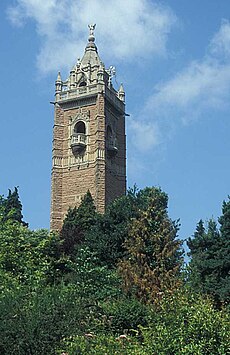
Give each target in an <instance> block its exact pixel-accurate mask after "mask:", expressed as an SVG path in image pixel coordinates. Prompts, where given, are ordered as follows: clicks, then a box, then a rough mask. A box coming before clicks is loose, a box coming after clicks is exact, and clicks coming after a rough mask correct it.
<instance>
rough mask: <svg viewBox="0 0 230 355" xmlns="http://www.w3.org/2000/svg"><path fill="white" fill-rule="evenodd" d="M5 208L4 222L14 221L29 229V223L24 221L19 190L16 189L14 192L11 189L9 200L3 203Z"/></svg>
mask: <svg viewBox="0 0 230 355" xmlns="http://www.w3.org/2000/svg"><path fill="white" fill-rule="evenodd" d="M3 207H4V212H3V214H4V218H3V219H4V220H8V219H10V220H13V221H17V222H19V223H21V224H22V225H23V226H26V227H28V223H26V222H24V221H23V215H22V204H21V201H20V199H19V194H18V188H17V187H15V188H14V191H13V192H12V191H11V190H10V189H9V193H8V196H7V198H6V199H5V200H4V202H3Z"/></svg>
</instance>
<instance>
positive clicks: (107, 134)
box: [106, 126, 113, 142]
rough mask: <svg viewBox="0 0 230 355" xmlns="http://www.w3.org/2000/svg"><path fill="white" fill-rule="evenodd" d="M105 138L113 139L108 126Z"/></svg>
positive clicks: (109, 140)
mask: <svg viewBox="0 0 230 355" xmlns="http://www.w3.org/2000/svg"><path fill="white" fill-rule="evenodd" d="M106 138H107V141H108V142H111V141H112V139H113V132H112V129H111V127H110V126H108V127H107V132H106Z"/></svg>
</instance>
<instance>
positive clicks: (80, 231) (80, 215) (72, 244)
mask: <svg viewBox="0 0 230 355" xmlns="http://www.w3.org/2000/svg"><path fill="white" fill-rule="evenodd" d="M96 218H97V212H96V207H95V205H94V201H93V198H92V196H91V194H90V192H89V191H88V192H87V193H86V195H85V196H84V197H83V199H82V201H81V204H80V206H79V207H78V208H76V207H74V208H69V210H68V212H67V215H66V217H65V219H64V222H63V226H62V229H61V232H60V236H61V239H62V251H63V252H64V254H66V255H73V254H75V248H76V246H77V245H80V244H81V243H82V242H83V241H84V239H85V234H86V232H87V231H88V230H89V229H90V228H91V227H92V226H93V225H94V224H95V221H96Z"/></svg>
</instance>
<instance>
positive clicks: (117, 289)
mask: <svg viewBox="0 0 230 355" xmlns="http://www.w3.org/2000/svg"><path fill="white" fill-rule="evenodd" d="M65 280H68V282H71V284H74V285H75V287H76V289H77V290H78V296H79V297H80V298H82V299H85V300H87V302H90V303H91V304H97V303H98V302H99V301H100V300H103V299H111V298H112V297H115V296H117V295H119V294H120V293H121V282H120V280H119V277H118V275H117V273H116V271H115V270H109V269H108V268H107V267H106V266H103V265H100V264H99V261H98V259H97V257H96V256H95V255H93V254H92V253H91V252H90V250H89V248H87V247H84V248H80V249H79V250H78V253H77V255H76V257H75V259H74V260H73V261H72V263H71V272H70V273H69V274H68V275H67V278H65Z"/></svg>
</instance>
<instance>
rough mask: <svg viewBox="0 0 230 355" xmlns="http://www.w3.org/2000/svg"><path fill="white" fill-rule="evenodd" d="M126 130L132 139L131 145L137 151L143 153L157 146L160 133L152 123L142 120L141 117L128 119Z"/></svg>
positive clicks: (154, 123) (155, 124)
mask: <svg viewBox="0 0 230 355" xmlns="http://www.w3.org/2000/svg"><path fill="white" fill-rule="evenodd" d="M128 130H129V133H130V137H132V144H133V146H135V147H136V148H137V149H138V150H140V151H142V152H145V151H148V150H149V149H150V148H152V147H154V146H156V145H158V144H159V141H160V132H159V129H158V125H157V123H156V122H154V121H146V120H143V118H142V117H137V118H135V119H130V120H129V121H128Z"/></svg>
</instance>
